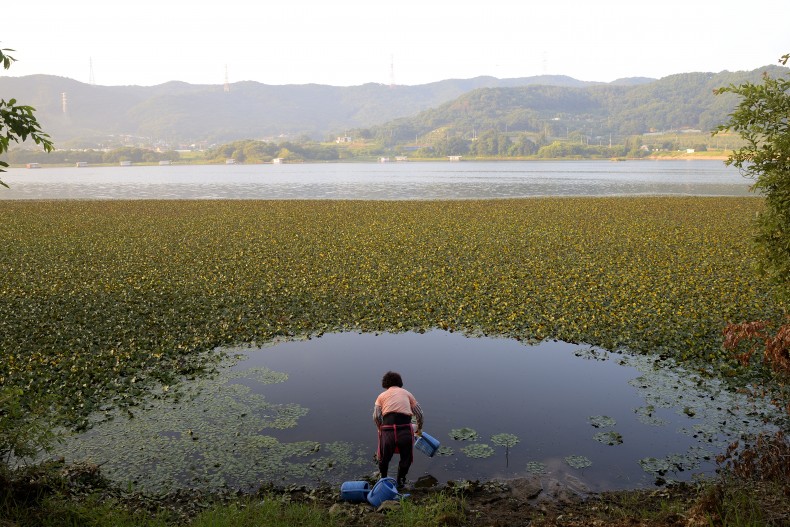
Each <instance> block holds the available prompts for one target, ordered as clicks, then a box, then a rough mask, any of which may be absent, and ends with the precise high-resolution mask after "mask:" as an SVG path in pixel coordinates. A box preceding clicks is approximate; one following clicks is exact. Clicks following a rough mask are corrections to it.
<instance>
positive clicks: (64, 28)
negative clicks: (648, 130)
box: [0, 0, 790, 95]
mask: <svg viewBox="0 0 790 527" xmlns="http://www.w3.org/2000/svg"><path fill="white" fill-rule="evenodd" d="M3 11H4V13H3V20H2V24H1V25H0V47H3V48H13V49H15V50H16V52H15V53H12V55H14V56H15V57H16V58H17V60H18V62H16V63H15V64H14V65H13V66H12V68H11V70H10V71H8V72H4V73H2V74H8V75H13V76H22V75H30V74H35V73H46V74H51V75H60V76H64V77H70V78H72V79H76V80H79V81H82V82H89V81H90V80H91V64H92V66H93V67H92V70H93V78H94V79H95V82H96V84H102V85H126V84H137V85H145V86H150V85H154V84H160V83H163V82H167V81H170V80H180V81H185V82H189V83H193V84H222V83H223V82H224V81H225V71H226V67H227V74H228V79H229V81H230V82H231V83H233V82H237V81H243V80H254V81H258V82H262V83H266V84H304V83H319V84H332V85H337V86H351V85H358V84H364V83H366V82H378V83H384V84H389V83H390V82H392V81H393V80H394V82H395V83H396V84H424V83H428V82H433V81H438V80H442V79H448V78H471V77H476V76H479V75H492V76H495V77H499V78H509V77H527V76H532V75H542V74H552V75H555V74H556V75H569V76H571V77H575V78H577V79H580V80H587V81H606V82H608V81H612V80H614V79H617V78H621V77H637V76H642V77H656V78H659V77H663V76H666V75H670V74H673V73H682V72H690V71H712V72H718V71H722V70H730V71H735V70H751V69H754V68H757V67H760V66H764V65H766V64H775V63H776V61H777V59H778V58H779V57H780V56H781V55H783V54H785V53H790V1H788V0H747V1H743V0H738V1H736V0H683V1H680V0H656V1H634V0H598V1H593V0H583V1H582V0H577V1H571V0H547V1H540V2H536V1H532V0H475V1H470V0H419V1H417V0H400V1H398V2H392V1H383V0H335V1H331V0H281V1H276V2H275V1H266V0H257V1H256V0H223V1H218V2H205V1H201V0H191V1H186V0H158V1H152V0H135V1H133V2H119V1H115V0H110V1H107V0H102V1H96V0H58V1H54V0H11V1H10V2H6V3H5V4H4V7H3ZM0 95H2V94H0Z"/></svg>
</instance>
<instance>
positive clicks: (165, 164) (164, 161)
mask: <svg viewBox="0 0 790 527" xmlns="http://www.w3.org/2000/svg"><path fill="white" fill-rule="evenodd" d="M169 164H170V160H169V159H165V160H162V161H160V162H159V166H160V167H163V166H167V165H169Z"/></svg>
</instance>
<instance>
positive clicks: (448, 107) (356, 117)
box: [0, 66, 786, 147]
mask: <svg viewBox="0 0 790 527" xmlns="http://www.w3.org/2000/svg"><path fill="white" fill-rule="evenodd" d="M776 69H780V68H778V67H774V66H768V67H765V68H761V69H759V70H755V71H753V72H736V73H730V72H722V73H718V74H713V73H693V74H682V75H674V76H670V77H666V78H663V79H660V80H655V79H647V78H639V77H637V78H628V79H619V80H617V81H614V82H612V83H608V84H606V83H595V82H584V81H579V80H576V79H573V78H571V77H566V76H536V77H525V78H515V79H497V78H494V77H476V78H473V79H450V80H444V81H440V82H434V83H430V84H423V85H418V86H387V85H382V84H373V83H370V84H364V85H361V86H351V87H337V86H326V85H318V84H305V85H285V86H275V85H267V84H261V83H257V82H239V83H234V84H232V85H230V91H229V92H227V93H226V92H225V91H224V90H223V86H222V85H193V84H187V83H183V82H169V83H166V84H161V85H157V86H94V85H90V84H85V83H81V82H78V81H75V80H72V79H68V78H63V77H55V76H48V75H32V76H27V77H0V97H2V98H10V97H15V98H16V99H17V100H18V101H19V102H20V103H22V104H29V105H32V106H34V107H35V108H36V112H37V113H36V115H37V116H38V118H39V121H40V122H41V124H42V126H43V128H44V130H46V131H47V132H48V133H49V134H50V135H51V136H52V137H53V139H54V140H55V142H56V145H57V146H60V147H73V146H78V145H79V144H81V143H84V144H85V145H86V146H87V145H92V144H96V143H100V142H105V141H107V140H108V137H109V136H119V135H129V136H139V137H142V138H147V139H149V140H159V141H162V142H165V143H168V144H170V145H173V144H178V143H193V142H207V143H222V142H229V141H233V140H237V139H272V138H277V137H290V138H295V137H298V136H302V135H308V136H310V137H312V138H314V139H326V138H327V137H328V136H329V135H330V134H338V135H339V134H343V133H344V132H345V131H348V130H351V129H371V130H373V131H374V133H380V132H381V130H382V129H383V128H382V126H386V127H388V128H387V129H388V130H391V129H393V128H395V129H397V130H396V132H397V133H396V134H393V132H390V136H391V137H394V136H395V135H398V136H401V135H402V136H403V137H412V138H413V137H414V133H415V132H418V133H419V132H422V133H425V132H427V131H429V130H431V129H434V128H437V127H440V126H449V127H454V128H458V129H461V128H463V127H466V128H468V129H469V130H470V132H471V131H472V130H473V129H475V128H481V127H483V128H484V127H489V128H501V129H506V128H507V129H509V130H520V129H524V130H530V129H533V130H535V129H539V128H540V127H541V126H545V124H544V125H542V124H541V123H545V122H546V120H547V119H548V120H550V121H549V122H552V123H554V124H556V123H558V122H561V123H562V124H563V125H564V126H577V127H578V126H586V127H587V128H595V129H596V130H597V131H598V132H601V131H603V130H604V129H606V130H609V129H616V130H617V131H618V133H641V132H644V131H647V130H649V129H651V128H655V129H667V128H673V127H680V126H691V127H699V128H709V127H710V126H711V125H712V124H713V123H717V122H719V121H720V120H721V118H722V117H723V116H725V115H726V113H727V112H728V111H729V110H730V109H731V104H732V101H731V100H730V101H727V100H724V99H722V98H714V97H713V95H712V90H713V89H714V88H715V87H718V86H721V85H724V84H729V83H731V82H734V83H737V82H741V81H743V80H747V79H748V80H755V81H756V80H758V79H759V75H760V73H761V72H762V71H764V70H776ZM782 69H783V70H785V71H786V69H784V68H782ZM64 93H65V99H66V111H65V113H64V112H63V98H62V94H64ZM558 118H559V121H558V120H556V119H558ZM553 119H554V121H552V120H553ZM384 123H386V124H384ZM602 123H607V124H606V125H605V126H604V124H602ZM401 132H402V133H401Z"/></svg>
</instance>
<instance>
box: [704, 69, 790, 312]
mask: <svg viewBox="0 0 790 527" xmlns="http://www.w3.org/2000/svg"><path fill="white" fill-rule="evenodd" d="M788 60H790V54H788V55H785V56H783V57H782V58H781V59H780V60H779V62H780V63H781V64H787V61H788ZM716 93H718V94H723V93H733V94H736V95H739V96H740V97H741V101H740V103H739V104H738V106H737V107H736V108H735V111H733V112H732V113H731V114H730V119H729V121H728V122H726V123H725V124H723V125H721V126H719V127H718V128H717V129H716V131H715V132H714V133H719V132H728V131H734V132H737V133H738V134H740V135H741V137H742V138H743V139H744V140H745V142H746V144H745V145H744V146H743V147H741V148H738V149H737V150H735V151H734V152H733V153H732V155H731V156H730V157H729V159H728V160H727V164H728V165H734V166H736V167H738V168H739V169H740V170H741V172H742V173H743V174H744V175H746V176H748V177H750V178H753V179H754V180H755V182H754V186H753V188H754V190H757V191H759V192H760V193H761V194H762V195H764V196H765V202H766V208H765V211H764V212H762V213H761V214H760V215H759V216H758V221H757V227H758V230H757V234H756V240H755V241H756V242H757V247H758V250H759V252H760V254H759V256H760V261H759V266H760V270H761V271H762V272H763V273H764V274H765V276H766V277H767V278H768V279H769V280H770V281H771V282H772V283H774V284H775V285H777V286H778V287H779V291H780V293H781V294H782V295H783V296H784V297H785V298H787V297H788V296H790V78H774V77H771V76H770V75H768V74H767V73H765V74H764V75H763V79H762V83H760V84H754V83H751V82H746V83H743V84H740V85H737V86H736V85H732V84H731V85H729V86H726V87H724V88H720V89H718V90H717V91H716Z"/></svg>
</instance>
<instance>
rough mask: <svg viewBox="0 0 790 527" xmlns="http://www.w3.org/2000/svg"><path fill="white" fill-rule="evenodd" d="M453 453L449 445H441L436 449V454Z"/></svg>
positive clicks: (445, 454) (448, 454) (446, 454)
mask: <svg viewBox="0 0 790 527" xmlns="http://www.w3.org/2000/svg"><path fill="white" fill-rule="evenodd" d="M453 454H455V451H454V450H453V449H452V448H450V447H449V446H444V445H442V446H440V447H439V448H438V449H436V455H437V456H452V455H453Z"/></svg>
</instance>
